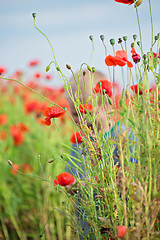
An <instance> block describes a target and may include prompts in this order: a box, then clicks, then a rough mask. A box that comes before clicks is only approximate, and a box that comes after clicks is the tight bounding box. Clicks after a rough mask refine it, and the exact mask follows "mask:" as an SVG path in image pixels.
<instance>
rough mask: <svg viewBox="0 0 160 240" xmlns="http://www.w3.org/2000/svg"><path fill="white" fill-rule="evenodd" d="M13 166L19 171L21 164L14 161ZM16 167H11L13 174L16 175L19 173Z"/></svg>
mask: <svg viewBox="0 0 160 240" xmlns="http://www.w3.org/2000/svg"><path fill="white" fill-rule="evenodd" d="M12 166H13V167H14V168H15V169H16V170H17V171H19V165H18V164H16V163H13V164H12ZM14 168H11V173H12V175H13V176H15V175H17V174H18V172H17V171H16V170H15V169H14Z"/></svg>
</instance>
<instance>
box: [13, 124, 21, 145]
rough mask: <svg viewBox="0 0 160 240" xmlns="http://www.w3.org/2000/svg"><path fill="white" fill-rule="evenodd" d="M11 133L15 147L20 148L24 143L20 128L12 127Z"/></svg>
mask: <svg viewBox="0 0 160 240" xmlns="http://www.w3.org/2000/svg"><path fill="white" fill-rule="evenodd" d="M10 133H11V136H12V138H13V141H14V145H15V146H19V145H21V144H22V143H23V142H24V135H23V133H22V131H21V130H20V128H19V127H17V126H16V125H12V126H11V127H10Z"/></svg>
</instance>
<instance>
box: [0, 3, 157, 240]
mask: <svg viewBox="0 0 160 240" xmlns="http://www.w3.org/2000/svg"><path fill="white" fill-rule="evenodd" d="M115 2H117V7H118V3H119V4H124V7H134V8H135V11H136V13H137V21H138V22H139V16H138V8H139V6H140V7H143V1H142V0H137V1H135V0H115ZM148 3H149V11H150V16H152V15H151V1H150V0H148ZM126 5H130V6H126ZM32 17H33V23H34V27H35V30H36V31H39V33H40V34H42V35H43V37H44V38H45V40H46V41H48V43H49V45H50V47H51V51H52V54H53V61H52V62H51V63H50V64H48V66H46V69H44V70H43V73H42V71H41V72H39V71H37V72H36V67H37V66H39V60H38V59H33V60H31V61H30V62H29V63H28V71H29V69H35V71H34V73H33V74H32V76H30V77H28V78H27V77H26V76H25V74H24V73H23V71H18V70H17V71H15V72H14V73H13V74H12V75H11V76H8V75H7V66H6V67H5V66H0V149H1V151H0V163H1V174H0V189H1V191H0V209H1V215H0V239H7V240H10V239H13V240H15V239H24V240H25V239H26V240H29V239H42V240H43V239H48V240H50V239H51V240H54V239H55V240H56V239H57V240H70V239H86V240H87V239H98V240H99V239H108V240H118V239H126V240H136V239H138V240H141V239H142V240H156V239H157V240H158V239H160V192H159V190H160V48H159V43H160V33H155V35H154V34H153V33H154V29H153V24H152V17H151V30H152V31H151V36H150V38H151V46H150V48H149V49H148V51H147V52H144V51H143V43H142V39H141V29H140V28H139V36H137V35H135V34H134V35H133V41H132V42H131V43H130V42H128V41H127V36H122V37H120V38H119V39H118V40H115V39H113V38H112V39H110V40H107V39H106V38H105V36H104V35H101V36H100V41H101V42H102V46H103V47H104V52H105V57H104V63H105V66H106V69H105V70H107V74H106V76H105V75H104V74H102V73H100V72H99V71H98V70H97V69H96V66H95V67H94V66H92V64H91V63H89V64H88V63H83V64H82V65H81V66H80V68H79V69H78V71H77V72H75V71H73V70H72V66H71V65H68V64H66V68H67V69H68V71H70V76H71V78H70V79H68V78H67V77H66V76H65V75H64V74H63V70H62V68H61V66H59V64H58V62H57V59H56V56H55V53H54V49H53V47H52V44H51V42H50V40H49V39H48V37H47V35H45V34H44V33H43V32H42V30H41V29H39V28H38V27H37V25H36V23H37V22H36V21H37V20H36V13H33V14H32ZM89 40H90V42H91V44H92V47H93V46H94V37H93V36H92V35H91V36H89ZM107 41H108V42H107ZM109 44H110V46H111V49H112V51H110V50H109V51H108V45H109ZM93 51H94V47H93ZM90 62H92V61H90ZM117 68H118V69H120V71H121V76H119V77H121V78H122V82H123V84H120V83H119V82H117V76H116V73H117V72H116V70H117ZM52 70H54V71H56V72H57V73H58V75H59V76H60V78H61V80H62V82H63V86H60V87H52V84H50V83H51V82H52V80H53V75H52ZM48 83H49V84H48Z"/></svg>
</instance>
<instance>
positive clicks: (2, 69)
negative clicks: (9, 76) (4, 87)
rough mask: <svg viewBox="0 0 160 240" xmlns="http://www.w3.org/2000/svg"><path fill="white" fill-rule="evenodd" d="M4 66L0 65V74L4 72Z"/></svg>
mask: <svg viewBox="0 0 160 240" xmlns="http://www.w3.org/2000/svg"><path fill="white" fill-rule="evenodd" d="M6 71H7V70H6V68H5V67H3V66H0V75H3V74H5V73H6Z"/></svg>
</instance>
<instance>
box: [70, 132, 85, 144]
mask: <svg viewBox="0 0 160 240" xmlns="http://www.w3.org/2000/svg"><path fill="white" fill-rule="evenodd" d="M70 141H71V143H82V142H83V135H82V133H81V132H76V133H74V134H73V135H72V136H71V138H70Z"/></svg>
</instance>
